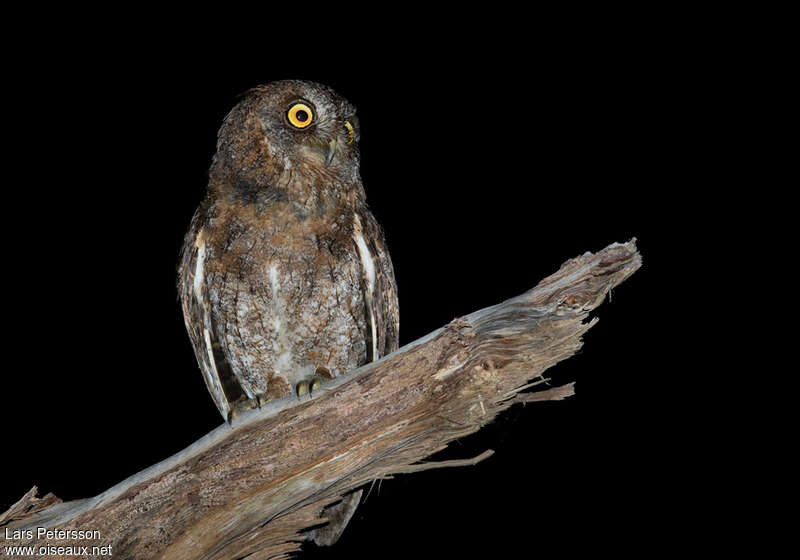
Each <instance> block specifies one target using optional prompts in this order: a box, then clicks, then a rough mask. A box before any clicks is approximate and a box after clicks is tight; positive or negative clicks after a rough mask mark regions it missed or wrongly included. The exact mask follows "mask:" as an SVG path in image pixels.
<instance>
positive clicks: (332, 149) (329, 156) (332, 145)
mask: <svg viewBox="0 0 800 560" xmlns="http://www.w3.org/2000/svg"><path fill="white" fill-rule="evenodd" d="M335 154H336V138H333V139H331V141H330V142H328V152H327V153H326V154H325V167H330V165H331V162H332V161H333V156H334V155H335Z"/></svg>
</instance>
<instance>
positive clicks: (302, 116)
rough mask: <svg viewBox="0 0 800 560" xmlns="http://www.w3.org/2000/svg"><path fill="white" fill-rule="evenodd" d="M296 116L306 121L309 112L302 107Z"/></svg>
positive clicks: (299, 119)
mask: <svg viewBox="0 0 800 560" xmlns="http://www.w3.org/2000/svg"><path fill="white" fill-rule="evenodd" d="M294 118H296V119H297V120H298V121H300V122H306V121H307V120H308V113H306V112H305V111H303V110H302V109H301V110H299V111H297V112H296V113H295V114H294Z"/></svg>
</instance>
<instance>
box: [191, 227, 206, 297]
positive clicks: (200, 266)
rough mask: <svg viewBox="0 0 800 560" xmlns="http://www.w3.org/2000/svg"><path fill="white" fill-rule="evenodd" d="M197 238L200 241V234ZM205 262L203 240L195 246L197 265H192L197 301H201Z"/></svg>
mask: <svg viewBox="0 0 800 560" xmlns="http://www.w3.org/2000/svg"><path fill="white" fill-rule="evenodd" d="M197 240H198V241H200V236H199V235H198V236H197ZM205 263H206V244H205V242H203V241H200V245H199V246H198V247H197V265H196V266H195V267H194V297H196V298H197V301H203V298H202V297H200V296H201V295H202V291H203V280H204V279H205V268H204V267H205Z"/></svg>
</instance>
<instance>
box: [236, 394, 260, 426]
mask: <svg viewBox="0 0 800 560" xmlns="http://www.w3.org/2000/svg"><path fill="white" fill-rule="evenodd" d="M268 400H269V398H268V397H267V395H266V394H264V393H260V394H258V395H256V396H255V397H253V398H252V399H245V398H242V399H240V400H238V401H236V402H235V403H233V405H231V409H230V411H228V422H230V421H231V420H233V419H234V418H236V417H237V416H239V415H241V414H242V413H244V412H247V411H248V410H252V409H254V408H261V406H262V405H263V404H264V403H265V402H267V401H268Z"/></svg>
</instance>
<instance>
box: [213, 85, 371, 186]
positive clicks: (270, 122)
mask: <svg viewBox="0 0 800 560" xmlns="http://www.w3.org/2000/svg"><path fill="white" fill-rule="evenodd" d="M355 113H356V110H355V107H353V105H351V104H350V103H349V102H348V101H347V100H346V99H344V98H343V97H341V96H340V95H338V94H337V93H336V92H335V91H333V90H332V89H331V88H329V87H327V86H324V85H322V84H317V83H314V82H306V81H300V80H282V81H278V82H272V83H269V84H267V85H264V86H259V87H257V88H254V89H252V90H250V91H248V92H247V93H246V94H245V95H244V98H243V99H242V101H241V102H240V103H239V104H238V105H236V107H234V108H233V110H232V111H231V112H230V114H229V115H228V116H227V117H226V119H225V122H224V124H223V125H222V128H221V129H220V131H219V139H218V141H217V154H216V156H215V166H216V165H220V164H221V165H224V166H225V167H227V168H229V170H230V169H233V170H234V171H235V173H236V175H237V176H241V178H242V179H243V180H245V181H249V182H250V183H251V184H252V185H261V186H278V185H280V186H288V185H286V183H287V182H289V181H294V182H297V181H298V180H300V179H304V180H306V181H307V182H308V181H311V182H319V181H321V180H322V181H324V180H332V181H335V182H338V183H350V182H355V181H357V180H358V167H359V153H358V140H359V127H358V119H357V118H356V115H355Z"/></svg>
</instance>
